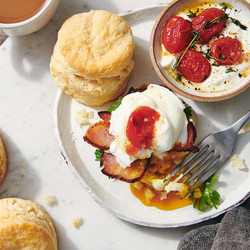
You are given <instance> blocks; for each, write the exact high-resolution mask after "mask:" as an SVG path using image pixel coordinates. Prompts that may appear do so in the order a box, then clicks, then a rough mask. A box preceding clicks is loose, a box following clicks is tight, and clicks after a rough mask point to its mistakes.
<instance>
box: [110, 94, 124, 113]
mask: <svg viewBox="0 0 250 250" xmlns="http://www.w3.org/2000/svg"><path fill="white" fill-rule="evenodd" d="M120 105H121V96H120V97H119V98H118V100H117V102H116V103H115V104H114V105H112V106H110V107H109V108H108V111H109V112H112V111H114V110H116V109H117V108H118V107H119V106H120Z"/></svg>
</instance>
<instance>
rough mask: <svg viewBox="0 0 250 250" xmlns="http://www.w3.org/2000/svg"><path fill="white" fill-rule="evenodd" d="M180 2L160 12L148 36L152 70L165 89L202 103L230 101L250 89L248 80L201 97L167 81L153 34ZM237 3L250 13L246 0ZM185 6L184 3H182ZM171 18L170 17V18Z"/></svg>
mask: <svg viewBox="0 0 250 250" xmlns="http://www.w3.org/2000/svg"><path fill="white" fill-rule="evenodd" d="M192 1H193V2H195V0H191V1H190V2H192ZM180 2H183V0H174V1H172V2H171V3H169V5H168V6H167V7H166V8H165V9H164V10H163V11H162V12H161V14H160V15H159V16H158V18H157V19H156V21H155V23H154V26H153V28H152V32H151V35H150V41H149V51H150V58H151V62H152V64H153V67H154V70H155V71H156V73H157V75H158V76H159V77H160V79H161V80H162V81H163V83H164V84H166V86H167V87H169V88H170V89H171V90H172V91H174V92H176V93H177V94H180V95H182V96H184V97H186V98H189V99H192V100H196V101H202V102H216V101H222V100H226V99H230V98H232V97H234V96H236V95H238V94H240V93H242V92H243V91H245V90H246V89H247V88H249V87H250V80H248V81H247V82H246V83H245V84H244V85H243V86H241V87H239V88H237V89H235V90H233V91H231V92H229V93H225V94H223V93H222V94H221V95H218V96H201V95H195V94H191V93H187V92H185V91H184V90H182V89H180V88H178V87H177V86H176V85H175V84H173V83H172V82H171V81H169V80H168V79H167V78H166V77H165V76H164V74H163V72H162V70H161V69H160V67H159V65H158V63H157V59H156V55H155V50H154V48H155V46H156V41H155V40H156V39H155V33H156V30H157V28H158V27H159V26H158V24H159V23H160V22H161V20H162V18H163V17H164V16H165V14H166V12H167V11H168V10H169V9H171V8H173V7H175V6H176V5H178V4H180ZM239 2H241V3H243V4H244V5H245V6H246V7H247V8H248V10H249V11H250V3H249V2H247V1H246V0H239ZM184 4H185V3H184ZM170 17H171V16H170Z"/></svg>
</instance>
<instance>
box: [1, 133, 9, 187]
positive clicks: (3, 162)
mask: <svg viewBox="0 0 250 250" xmlns="http://www.w3.org/2000/svg"><path fill="white" fill-rule="evenodd" d="M7 165H8V159H7V154H6V150H5V148H4V145H3V142H2V140H1V137H0V184H1V183H2V182H3V180H4V177H5V175H6V173H7V168H8V167H7Z"/></svg>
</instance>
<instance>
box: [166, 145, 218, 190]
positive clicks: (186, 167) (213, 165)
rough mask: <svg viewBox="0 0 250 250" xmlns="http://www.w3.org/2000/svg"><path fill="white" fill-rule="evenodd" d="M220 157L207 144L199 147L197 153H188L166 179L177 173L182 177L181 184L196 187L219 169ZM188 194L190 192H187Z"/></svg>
mask: <svg viewBox="0 0 250 250" xmlns="http://www.w3.org/2000/svg"><path fill="white" fill-rule="evenodd" d="M220 160H221V156H220V155H219V154H218V153H216V152H215V150H214V149H213V148H212V147H211V145H208V144H205V145H203V144H201V145H199V151H198V152H197V153H190V154H189V155H188V156H187V157H186V158H185V159H184V160H183V161H182V162H181V163H180V164H179V165H178V166H177V167H176V168H175V169H174V170H173V171H172V172H171V173H170V176H169V178H168V180H170V178H171V177H173V176H174V175H176V174H177V173H178V172H180V174H181V175H182V179H181V180H182V182H183V183H184V184H188V185H189V186H190V190H192V189H193V187H194V186H198V185H199V184H201V183H203V182H204V181H205V180H207V179H208V178H209V177H210V176H211V175H213V174H214V173H215V172H216V171H217V170H218V168H219V167H220V165H221V164H220ZM189 193H190V192H189Z"/></svg>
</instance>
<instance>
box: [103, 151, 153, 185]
mask: <svg viewBox="0 0 250 250" xmlns="http://www.w3.org/2000/svg"><path fill="white" fill-rule="evenodd" d="M149 163H150V158H148V159H144V160H136V161H134V162H132V163H131V165H130V166H129V167H127V168H122V167H121V166H120V164H119V163H118V162H117V161H116V157H115V156H114V155H113V154H111V153H106V152H103V153H102V156H101V163H100V166H101V167H102V170H101V171H102V173H103V174H105V175H107V176H109V177H112V178H115V179H118V180H120V181H124V182H128V183H134V182H136V181H139V180H141V179H142V177H143V176H144V174H145V172H146V171H147V169H148V166H149Z"/></svg>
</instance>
